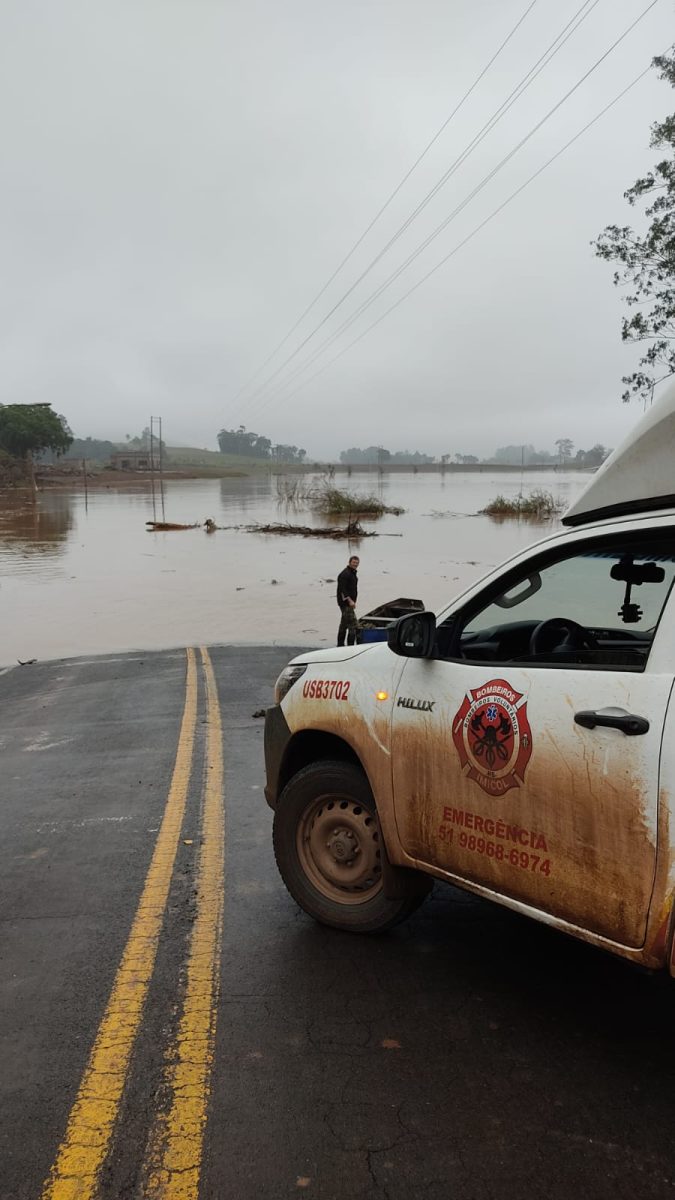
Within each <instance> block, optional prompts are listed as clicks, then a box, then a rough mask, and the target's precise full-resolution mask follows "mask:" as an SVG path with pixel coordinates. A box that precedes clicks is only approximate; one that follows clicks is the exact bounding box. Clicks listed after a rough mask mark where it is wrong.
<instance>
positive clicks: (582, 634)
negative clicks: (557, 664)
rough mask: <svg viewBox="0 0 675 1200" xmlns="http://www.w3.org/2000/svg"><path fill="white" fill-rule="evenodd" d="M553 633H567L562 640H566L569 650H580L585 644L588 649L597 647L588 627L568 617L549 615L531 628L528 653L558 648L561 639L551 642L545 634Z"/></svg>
mask: <svg viewBox="0 0 675 1200" xmlns="http://www.w3.org/2000/svg"><path fill="white" fill-rule="evenodd" d="M553 633H565V634H567V637H566V638H565V639H564V641H565V642H567V644H568V646H569V649H571V650H581V648H582V646H585V647H586V648H587V649H588V650H598V649H599V645H598V641H597V638H595V637H594V636H593V634H592V633H590V632H589V631H588V629H584V627H583V625H578V624H577V622H576V621H572V620H571V619H570V618H569V617H550V618H549V620H548V621H540V622H539V624H538V625H535V627H534V629H533V630H532V634H531V637H530V645H529V647H528V649H529V653H530V654H541V653H542V652H543V651H545V650H558V649H559V648H560V647H562V646H563V644H564V642H563V641H562V640H558V641H555V642H553V644H551V642H550V638H547V635H550V634H553Z"/></svg>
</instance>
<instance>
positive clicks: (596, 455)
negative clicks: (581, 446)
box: [574, 442, 612, 467]
mask: <svg viewBox="0 0 675 1200" xmlns="http://www.w3.org/2000/svg"><path fill="white" fill-rule="evenodd" d="M611 453H612V451H611V450H608V449H607V447H606V446H603V445H602V443H601V442H596V444H595V446H591V448H590V450H577V452H576V454H575V456H574V462H575V465H576V466H578V467H599V466H600V465H601V464H602V463H604V461H605V459H606V458H607V457H608V456H609V455H610V454H611Z"/></svg>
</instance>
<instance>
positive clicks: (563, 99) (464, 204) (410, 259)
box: [258, 0, 658, 408]
mask: <svg viewBox="0 0 675 1200" xmlns="http://www.w3.org/2000/svg"><path fill="white" fill-rule="evenodd" d="M657 3H658V0H651V3H650V4H648V5H647V7H646V8H645V9H643V11H642V12H641V13H640V15H639V16H638V17H637V18H636V19H635V20H634V21H633V22H632V23H631V25H629V26H628V28H627V29H625V30H624V32H623V33H622V34H621V35H620V36H619V37H618V38H617V39H616V40H615V41H614V42H613V43H612V45H611V46H610V47H609V48H608V49H607V50H606V51H605V52H604V54H602V55H601V57H600V58H598V59H597V60H596V61H595V63H594V64H593V65H592V66H591V67H590V68H589V69H588V70H587V71H586V72H585V73H584V75H582V76H581V78H580V79H578V80H577V82H576V83H575V84H574V85H573V86H572V87H571V88H570V89H569V90H568V91H567V92H566V93H565V95H564V96H562V97H561V99H560V100H558V101H557V103H556V104H555V105H554V106H553V107H552V108H551V109H549V111H548V112H547V113H546V115H545V116H544V117H542V118H541V119H540V120H539V121H538V122H537V123H536V124H535V125H534V126H533V127H532V128H531V129H530V130H529V132H528V133H527V134H526V135H525V136H524V137H523V138H521V140H520V141H519V142H518V143H517V145H516V146H514V147H513V148H512V149H511V150H510V151H509V153H508V154H507V155H505V156H504V158H502V159H501V161H500V162H499V163H497V165H496V166H495V167H493V168H492V170H491V171H490V172H488V174H487V175H486V176H484V178H483V179H482V180H481V181H480V183H478V184H477V185H476V187H475V188H473V189H472V191H471V192H470V193H469V194H468V195H467V196H465V198H464V199H463V200H462V201H461V203H460V204H459V205H457V207H456V208H455V209H453V211H452V212H451V213H450V214H449V216H447V217H446V218H445V219H444V220H443V221H442V222H441V223H440V225H438V226H437V227H436V228H435V229H434V230H433V231H432V233H430V234H429V235H428V237H426V238H425V239H424V241H423V242H421V243H420V245H419V246H418V247H417V248H416V249H415V250H414V251H412V253H411V254H410V255H409V256H408V258H407V259H405V261H404V262H403V263H402V264H401V265H400V266H399V267H398V268H397V269H396V270H395V271H393V272H392V274H391V275H390V276H389V277H388V278H387V279H386V280H384V282H383V283H382V284H380V285H379V287H378V288H376V289H375V291H374V292H372V293H371V294H370V296H368V297H367V298H366V299H365V300H364V301H362V303H361V304H360V305H359V306H358V308H357V309H356V310H355V311H354V313H353V314H352V315H351V316H349V317H348V318H347V319H346V320H345V321H343V322H342V324H341V325H340V326H339V327H338V329H337V330H335V331H334V332H333V333H332V334H330V335H329V337H327V338H326V339H324V341H323V342H322V343H321V344H320V345H319V347H317V349H316V350H315V351H314V352H313V353H312V354H311V355H310V356H309V357H308V358H307V359H305V360H304V362H303V363H301V364H300V365H299V366H298V367H297V368H296V370H295V371H294V372H293V373H292V374H291V375H290V376H289V377H288V378H287V379H286V380H285V381H282V382H281V383H280V385H279V386H278V388H277V389H276V390H275V391H274V392H273V393H272V394H271V395H270V396H268V397H262V398H261V401H260V402H259V405H258V407H259V408H263V407H266V404H267V402H268V401H270V400H273V399H275V397H276V396H277V395H279V394H280V393H281V392H282V391H283V390H284V388H286V387H287V386H288V385H289V383H292V382H294V380H295V379H297V378H298V377H299V376H300V375H301V374H302V373H303V372H304V371H305V370H306V369H307V368H308V367H311V366H312V365H313V364H314V362H315V361H316V360H317V359H318V358H319V357H320V355H321V354H322V352H323V351H324V350H325V349H326V348H327V347H328V346H329V345H331V344H332V343H333V342H334V341H336V340H337V338H338V337H340V336H341V335H342V333H344V332H345V331H346V330H347V329H348V328H349V327H350V326H351V325H353V324H354V322H355V321H356V320H358V318H359V317H360V316H361V315H362V314H363V313H364V312H365V311H366V310H367V309H368V308H370V306H371V305H372V304H373V303H374V302H375V301H376V300H377V299H379V297H380V296H381V295H382V294H383V292H384V291H386V290H387V289H388V288H389V287H390V286H391V284H392V283H394V282H395V281H396V279H398V278H399V276H400V275H402V274H403V273H404V271H406V270H407V269H408V267H409V266H410V265H411V264H412V263H413V262H414V261H415V259H416V258H418V257H419V255H420V254H422V253H423V251H424V250H426V249H427V248H428V246H429V245H430V244H431V243H432V242H433V241H434V240H435V239H436V238H437V237H438V236H439V235H440V234H441V233H442V232H443V230H444V229H446V228H447V226H448V225H449V224H450V223H451V221H453V220H454V219H455V218H456V217H457V216H458V215H459V214H460V213H461V212H462V211H463V210H464V209H465V208H466V207H467V205H469V204H470V203H471V201H472V200H473V199H474V198H475V197H476V196H477V195H478V193H479V192H481V191H482V190H483V188H484V187H486V186H487V184H488V183H489V182H490V181H491V180H492V179H493V178H494V177H495V175H496V174H497V173H498V172H499V171H500V170H502V168H503V167H504V166H506V164H507V163H508V162H510V160H511V159H512V158H513V157H514V156H515V155H516V154H517V153H518V152H519V151H520V150H521V149H522V147H523V146H524V145H525V144H526V143H527V142H528V141H530V139H531V138H532V137H533V136H534V135H535V133H537V132H538V131H539V129H541V127H542V126H543V125H544V124H545V123H546V122H547V121H548V120H550V118H551V117H552V116H553V115H554V113H555V112H557V111H558V109H559V108H560V107H561V106H562V105H563V104H564V103H565V102H566V101H567V100H568V99H569V97H570V96H571V95H572V94H573V93H574V92H576V91H577V89H578V88H579V87H581V85H582V84H583V83H584V82H585V81H586V80H587V79H588V78H589V76H590V75H591V74H593V72H594V71H596V70H597V68H598V67H599V66H600V65H601V64H602V63H603V62H604V61H605V59H606V58H607V57H608V56H609V55H610V54H611V53H612V51H613V50H615V49H616V47H617V46H618V45H619V44H620V43H621V42H622V41H623V40H624V39H625V38H626V37H627V36H628V34H629V33H631V32H632V30H633V29H634V28H635V26H636V25H637V24H638V23H639V22H640V21H641V20H642V19H643V18H644V17H645V16H646V15H647V13H648V12H649V11H650V9H652V8H654V6H655V5H656V4H657ZM407 294H408V293H406V295H407ZM387 311H389V310H387ZM350 344H353V343H350ZM331 361H333V360H331ZM313 377H314V376H312V378H313Z"/></svg>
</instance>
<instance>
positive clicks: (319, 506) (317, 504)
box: [311, 487, 405, 517]
mask: <svg viewBox="0 0 675 1200" xmlns="http://www.w3.org/2000/svg"><path fill="white" fill-rule="evenodd" d="M311 504H312V508H314V509H315V511H316V512H320V513H323V514H324V515H325V516H331V517H333V516H342V515H343V514H347V515H349V514H351V513H357V514H358V515H359V516H364V517H365V516H368V517H381V516H383V515H384V513H392V514H393V515H394V516H396V517H400V515H401V513H403V512H405V509H403V508H399V507H398V505H395V504H385V503H384V501H383V500H380V498H379V496H364V495H360V494H359V493H358V492H347V491H343V490H342V489H341V488H336V487H324V488H322V489H321V490H320V491H319V492H317V493H316V494H315V495H314V496H313V498H312V500H311Z"/></svg>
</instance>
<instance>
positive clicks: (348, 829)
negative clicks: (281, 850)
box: [297, 796, 382, 904]
mask: <svg viewBox="0 0 675 1200" xmlns="http://www.w3.org/2000/svg"><path fill="white" fill-rule="evenodd" d="M297 847H298V856H299V858H300V861H301V863H302V866H303V870H304V871H305V872H306V874H307V875H308V876H309V878H310V879H311V880H312V882H313V883H314V885H315V887H317V888H318V889H319V891H321V892H322V893H323V895H324V896H326V897H328V898H329V899H331V900H337V901H339V902H341V903H342V904H362V903H364V902H365V901H366V900H370V899H371V898H372V896H373V895H374V894H375V893H376V892H378V891H379V890H380V889H381V887H382V867H381V863H380V834H379V829H378V824H377V820H376V818H375V817H374V815H373V814H372V813H371V812H370V811H369V810H368V809H367V808H365V807H364V806H363V805H361V804H357V803H355V802H354V801H353V800H349V799H346V798H343V797H340V796H335V797H332V796H325V797H321V798H319V799H317V800H316V801H315V802H314V803H313V804H311V805H310V806H309V808H308V809H307V812H306V813H305V815H304V818H303V820H302V821H301V822H300V825H299V827H298V834H297Z"/></svg>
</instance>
